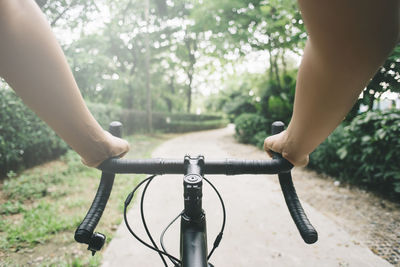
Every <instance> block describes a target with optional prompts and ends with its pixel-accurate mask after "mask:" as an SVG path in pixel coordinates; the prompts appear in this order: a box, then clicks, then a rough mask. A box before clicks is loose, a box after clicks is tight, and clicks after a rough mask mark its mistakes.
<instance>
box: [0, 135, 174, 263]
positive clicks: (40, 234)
mask: <svg viewBox="0 0 400 267" xmlns="http://www.w3.org/2000/svg"><path fill="white" fill-rule="evenodd" d="M165 138H166V137H165V136H162V135H157V136H144V135H135V136H127V137H126V139H127V140H128V141H129V143H130V144H131V145H132V147H135V148H137V149H132V150H131V151H130V152H129V157H131V158H132V157H139V158H146V157H149V155H150V153H151V151H152V150H153V149H154V148H155V147H156V146H157V145H159V144H160V142H162V141H163V140H165ZM9 176H10V177H9V179H6V180H4V184H3V186H2V187H1V188H0V198H1V200H2V201H1V203H0V215H1V217H0V222H1V223H0V248H1V252H2V257H1V259H0V265H2V266H3V265H4V264H5V265H7V266H9V265H10V266H25V265H29V264H28V263H26V261H27V260H29V258H24V257H22V258H21V257H15V252H16V251H18V250H20V249H24V248H29V250H31V251H32V253H33V254H34V255H38V253H39V254H40V256H41V257H42V258H43V261H41V262H40V263H38V262H37V264H41V266H42V265H43V266H99V261H100V259H99V257H100V256H99V255H96V256H95V257H92V256H91V254H90V253H86V252H87V250H86V247H85V246H81V245H78V246H77V244H76V242H75V241H74V239H73V235H74V231H75V229H76V227H77V226H78V223H79V222H80V221H81V220H82V219H83V217H84V215H85V212H86V211H87V209H88V208H89V206H90V203H91V201H92V198H93V197H94V195H95V193H96V188H97V185H98V182H99V176H100V172H99V171H98V170H96V169H93V168H88V167H85V166H83V165H82V163H81V161H80V158H79V156H78V155H77V154H76V153H75V152H73V151H71V150H70V151H68V152H67V153H66V154H65V155H64V156H63V157H61V159H60V160H58V161H54V162H52V163H50V164H46V165H43V166H38V167H35V168H33V169H30V170H26V171H24V172H23V173H21V174H20V175H18V176H16V175H15V174H13V173H11V172H10V173H9ZM143 178H144V176H142V175H141V176H138V175H135V176H134V177H132V175H120V176H119V177H118V178H117V179H116V180H115V183H114V186H113V194H111V196H110V199H109V201H108V204H107V212H106V213H104V214H103V216H102V220H101V222H100V223H99V225H98V229H99V230H100V231H101V232H103V233H105V234H106V235H107V240H110V238H112V234H113V232H114V231H115V229H116V226H117V225H118V224H120V222H121V214H122V213H121V209H120V206H123V202H124V199H125V198H126V196H127V194H128V193H129V192H130V190H132V188H133V187H134V186H135V185H136V184H137V183H138V181H139V180H140V179H143ZM60 215H61V216H60ZM55 245H58V246H62V247H63V248H65V249H63V250H62V251H60V252H57V251H54V250H51V251H49V250H48V249H47V250H46V249H45V248H48V247H52V246H55ZM77 249H78V250H81V251H82V253H77ZM89 259H91V260H90V261H89ZM93 260H95V262H93Z"/></svg>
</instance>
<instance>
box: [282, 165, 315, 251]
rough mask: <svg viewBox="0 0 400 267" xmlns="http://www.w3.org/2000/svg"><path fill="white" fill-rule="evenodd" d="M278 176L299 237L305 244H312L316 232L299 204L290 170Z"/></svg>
mask: <svg viewBox="0 0 400 267" xmlns="http://www.w3.org/2000/svg"><path fill="white" fill-rule="evenodd" d="M278 176H279V183H280V184H281V188H282V192H283V195H284V197H285V201H286V205H287V207H288V209H289V212H290V215H291V216H292V219H293V221H294V223H295V224H296V226H297V229H298V230H299V232H300V235H301V237H302V238H303V240H304V242H306V243H307V244H313V243H315V242H317V240H318V233H317V231H316V230H315V228H314V227H313V226H312V225H311V223H310V221H309V220H308V218H307V216H306V214H305V213H304V210H303V207H302V206H301V204H300V201H299V198H298V197H297V193H296V189H295V188H294V185H293V181H292V175H291V174H290V172H284V173H279V174H278Z"/></svg>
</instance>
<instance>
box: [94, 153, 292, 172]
mask: <svg viewBox="0 0 400 267" xmlns="http://www.w3.org/2000/svg"><path fill="white" fill-rule="evenodd" d="M292 167H293V165H292V164H291V163H290V162H289V161H287V160H286V159H284V158H282V157H280V158H275V159H272V160H238V159H224V160H205V163H204V174H225V175H235V174H277V173H280V172H285V171H289V170H290V169H291V168H292ZM98 168H99V169H100V170H103V171H106V172H110V173H143V174H181V173H184V164H183V160H178V159H161V158H158V159H133V160H132V159H117V158H112V159H108V160H106V161H104V162H103V163H102V164H100V166H99V167H98Z"/></svg>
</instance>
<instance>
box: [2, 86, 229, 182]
mask: <svg viewBox="0 0 400 267" xmlns="http://www.w3.org/2000/svg"><path fill="white" fill-rule="evenodd" d="M0 107H1V109H0V176H4V175H5V174H7V173H8V172H9V171H11V170H13V171H19V170H22V169H24V168H27V167H31V166H34V165H37V164H40V163H43V162H45V161H48V160H51V159H54V158H56V157H58V156H60V155H62V154H63V153H64V152H65V151H67V149H68V146H67V145H66V144H65V143H64V142H63V141H62V140H61V139H60V138H59V137H58V136H57V135H56V134H55V133H54V131H53V130H51V129H50V128H49V127H48V126H47V125H46V124H45V123H44V122H42V121H41V120H40V119H39V118H38V117H37V116H36V115H35V114H34V113H33V112H32V111H31V110H30V109H28V108H27V107H26V106H25V105H24V104H23V103H22V101H21V100H20V98H19V97H18V96H16V95H15V93H14V92H13V91H11V90H5V89H1V88H0ZM88 107H89V110H90V111H91V112H92V114H93V116H94V117H95V118H96V120H97V121H98V122H99V123H100V124H101V126H102V127H103V128H104V129H108V124H109V123H110V122H111V121H114V120H120V121H122V123H123V124H124V135H128V134H132V133H135V132H145V131H146V130H145V129H146V113H145V112H143V111H135V110H124V109H121V108H118V107H112V106H107V105H103V104H93V103H88ZM226 124H227V122H226V121H225V120H224V119H223V118H222V117H221V116H218V115H195V114H165V113H154V114H153V128H154V129H155V130H157V131H166V132H188V131H198V130H205V129H213V128H220V127H224V126H226Z"/></svg>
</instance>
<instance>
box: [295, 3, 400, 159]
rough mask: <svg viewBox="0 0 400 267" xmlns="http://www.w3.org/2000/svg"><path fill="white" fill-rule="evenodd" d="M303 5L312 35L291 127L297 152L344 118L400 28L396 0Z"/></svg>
mask: <svg viewBox="0 0 400 267" xmlns="http://www.w3.org/2000/svg"><path fill="white" fill-rule="evenodd" d="M299 5H300V9H301V11H302V16H303V19H304V21H305V25H306V28H307V30H308V32H309V41H308V43H307V45H306V49H305V52H304V57H303V60H302V63H301V66H300V69H299V73H298V79H297V86H296V96H295V103H294V111H293V116H292V120H291V122H290V124H289V127H288V130H287V149H288V150H289V153H290V154H291V157H293V158H296V157H298V156H300V155H306V154H309V153H311V152H312V151H313V150H314V149H315V148H316V147H317V146H318V145H319V144H320V143H321V142H322V141H323V140H324V139H325V138H326V137H327V136H328V135H329V134H330V133H331V132H332V131H333V130H334V129H335V128H336V127H337V125H338V124H339V123H340V122H341V121H342V120H343V118H344V117H345V116H346V114H347V113H348V111H349V110H350V109H351V107H352V106H353V104H354V103H355V101H356V100H357V98H358V96H359V94H360V93H361V91H362V90H363V89H364V88H365V86H366V85H367V83H368V81H369V80H370V79H371V78H372V77H373V75H374V73H375V72H376V71H377V69H378V67H379V66H380V65H381V64H382V63H383V62H384V60H385V59H386V57H387V56H388V54H389V53H390V51H391V50H392V48H393V47H394V45H395V44H396V41H397V38H398V30H399V1H397V0H385V1H379V0H371V1H365V0H356V1H355V0H352V1H348V0H338V1H320V0H301V1H299ZM372 18H373V19H372Z"/></svg>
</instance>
